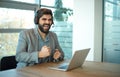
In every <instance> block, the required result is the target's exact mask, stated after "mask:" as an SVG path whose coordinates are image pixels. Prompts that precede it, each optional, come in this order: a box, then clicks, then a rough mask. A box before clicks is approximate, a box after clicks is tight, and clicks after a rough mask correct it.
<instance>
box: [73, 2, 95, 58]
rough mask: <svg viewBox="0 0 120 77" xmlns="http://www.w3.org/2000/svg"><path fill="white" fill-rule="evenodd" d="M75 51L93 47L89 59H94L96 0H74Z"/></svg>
mask: <svg viewBox="0 0 120 77" xmlns="http://www.w3.org/2000/svg"><path fill="white" fill-rule="evenodd" d="M74 20H75V21H73V51H75V50H78V49H84V48H91V51H90V53H89V54H88V57H87V60H93V44H94V37H93V35H94V0H74Z"/></svg>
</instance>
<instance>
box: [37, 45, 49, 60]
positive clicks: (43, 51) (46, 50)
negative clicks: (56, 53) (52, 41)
mask: <svg viewBox="0 0 120 77" xmlns="http://www.w3.org/2000/svg"><path fill="white" fill-rule="evenodd" d="M50 53H51V49H50V47H47V46H43V47H42V49H41V51H40V52H39V58H44V57H48V56H50Z"/></svg>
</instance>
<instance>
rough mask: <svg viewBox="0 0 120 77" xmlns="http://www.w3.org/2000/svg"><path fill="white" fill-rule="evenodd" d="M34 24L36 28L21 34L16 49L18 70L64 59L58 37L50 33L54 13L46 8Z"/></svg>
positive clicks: (37, 15)
mask: <svg viewBox="0 0 120 77" xmlns="http://www.w3.org/2000/svg"><path fill="white" fill-rule="evenodd" d="M34 22H35V24H36V25H37V27H36V28H34V29H29V30H24V31H22V32H20V34H19V40H18V45H17V49H16V51H17V52H16V60H17V61H18V64H17V68H22V67H25V66H30V65H34V64H37V63H44V62H51V61H54V62H56V61H61V60H63V59H64V52H63V51H62V49H61V47H60V45H59V42H58V39H57V35H56V34H55V33H53V32H51V31H49V29H50V27H51V25H52V24H53V14H52V11H51V10H50V9H46V8H41V9H39V10H38V11H37V12H36V14H35V18H34Z"/></svg>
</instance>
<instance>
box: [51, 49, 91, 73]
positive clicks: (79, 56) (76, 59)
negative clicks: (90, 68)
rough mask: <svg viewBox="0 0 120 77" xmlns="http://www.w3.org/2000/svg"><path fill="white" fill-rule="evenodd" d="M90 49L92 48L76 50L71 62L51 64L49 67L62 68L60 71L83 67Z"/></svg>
mask: <svg viewBox="0 0 120 77" xmlns="http://www.w3.org/2000/svg"><path fill="white" fill-rule="evenodd" d="M89 51H90V48H86V49H81V50H77V51H75V53H74V55H73V57H72V59H71V60H70V62H67V63H66V62H63V63H61V64H59V65H57V66H50V67H49V69H54V70H60V71H69V70H72V69H75V68H78V67H81V66H82V65H83V63H84V61H85V59H86V57H87V55H88V53H89Z"/></svg>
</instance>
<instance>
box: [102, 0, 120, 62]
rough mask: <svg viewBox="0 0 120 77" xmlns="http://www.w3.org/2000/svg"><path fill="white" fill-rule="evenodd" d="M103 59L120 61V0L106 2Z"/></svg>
mask: <svg viewBox="0 0 120 77" xmlns="http://www.w3.org/2000/svg"><path fill="white" fill-rule="evenodd" d="M104 5H105V7H104V9H105V10H104V38H103V39H104V42H103V61H105V62H112V63H120V60H119V59H120V1H119V0H105V2H104Z"/></svg>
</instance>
